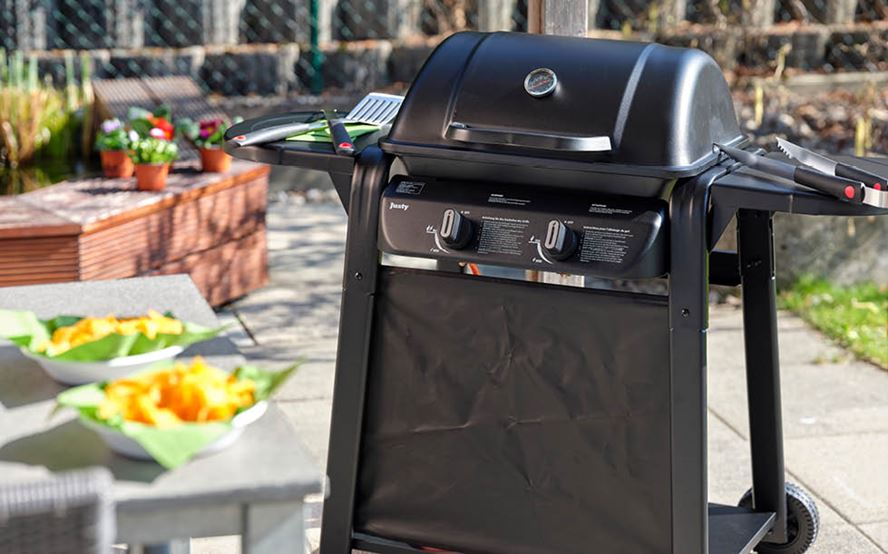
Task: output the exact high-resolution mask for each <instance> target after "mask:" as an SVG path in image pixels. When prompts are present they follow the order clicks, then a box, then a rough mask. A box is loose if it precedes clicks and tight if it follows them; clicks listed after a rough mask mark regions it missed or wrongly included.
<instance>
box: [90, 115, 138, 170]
mask: <svg viewBox="0 0 888 554" xmlns="http://www.w3.org/2000/svg"><path fill="white" fill-rule="evenodd" d="M137 138H138V135H137V134H136V133H135V132H134V131H127V130H126V128H125V127H124V126H123V122H121V121H120V120H119V119H108V120H106V121H104V122H103V123H102V125H101V127H100V128H99V133H98V136H96V149H97V150H98V151H99V156H100V157H101V159H102V172H103V173H104V174H105V177H108V178H109V179H115V178H127V177H132V175H133V162H132V160H130V157H129V152H128V150H129V146H130V142H132V141H133V140H134V139H137Z"/></svg>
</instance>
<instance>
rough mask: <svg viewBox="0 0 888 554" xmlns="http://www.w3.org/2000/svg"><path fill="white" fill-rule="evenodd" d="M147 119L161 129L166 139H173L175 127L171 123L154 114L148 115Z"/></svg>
mask: <svg viewBox="0 0 888 554" xmlns="http://www.w3.org/2000/svg"><path fill="white" fill-rule="evenodd" d="M148 121H150V122H151V124H152V125H154V127H155V128H156V129H160V130H161V131H163V134H164V136H165V137H166V140H173V135H174V134H175V132H176V128H175V127H174V126H173V124H172V123H170V122H169V121H167V120H166V119H165V118H163V117H154V116H151V117H149V118H148Z"/></svg>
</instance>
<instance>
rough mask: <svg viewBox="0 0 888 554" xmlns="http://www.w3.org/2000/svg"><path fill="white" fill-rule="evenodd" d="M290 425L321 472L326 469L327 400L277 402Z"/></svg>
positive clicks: (328, 431)
mask: <svg viewBox="0 0 888 554" xmlns="http://www.w3.org/2000/svg"><path fill="white" fill-rule="evenodd" d="M277 404H278V406H279V407H280V408H281V411H283V413H284V415H285V417H286V418H287V420H288V421H289V422H290V425H292V426H293V428H294V429H296V432H297V433H298V434H299V437H300V438H301V439H302V442H303V444H305V446H306V447H307V448H308V451H309V453H311V455H312V456H313V457H314V459H315V461H316V462H317V463H318V466H319V467H320V468H321V471H326V467H327V438H328V437H329V435H330V410H331V408H332V403H331V402H330V401H329V400H301V401H296V402H283V401H278V403H277Z"/></svg>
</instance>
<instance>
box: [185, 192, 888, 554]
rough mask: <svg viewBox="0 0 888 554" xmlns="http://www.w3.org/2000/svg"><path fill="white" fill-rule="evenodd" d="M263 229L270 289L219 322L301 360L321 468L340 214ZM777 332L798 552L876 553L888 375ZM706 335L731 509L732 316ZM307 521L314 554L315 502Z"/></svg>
mask: <svg viewBox="0 0 888 554" xmlns="http://www.w3.org/2000/svg"><path fill="white" fill-rule="evenodd" d="M268 225H269V254H270V265H271V284H270V285H269V286H268V287H266V288H264V289H262V290H259V291H257V292H255V293H253V294H250V295H249V296H248V297H246V298H244V299H241V300H240V301H238V302H236V303H235V304H233V305H232V306H230V307H229V308H227V309H226V310H225V311H223V312H222V314H221V315H222V316H223V317H224V318H227V319H228V320H230V321H232V322H235V323H237V324H238V325H237V326H235V327H234V328H233V330H232V332H231V336H232V337H233V338H234V340H235V342H237V343H238V345H239V346H240V348H241V349H242V350H243V351H244V353H245V354H246V356H247V357H249V358H251V359H252V360H254V361H256V362H257V363H262V364H265V365H267V366H268V367H283V366H284V365H286V364H288V363H290V362H292V360H294V359H296V358H299V357H302V358H305V359H306V360H307V363H306V364H305V365H304V366H303V368H302V369H301V370H300V372H299V373H298V374H297V375H296V377H295V378H293V379H291V381H290V382H289V383H288V385H287V386H286V387H284V389H283V390H282V391H280V393H279V394H278V396H277V402H278V403H279V405H280V406H281V407H282V408H283V410H284V411H285V413H286V414H288V415H289V416H290V420H291V423H292V424H293V426H294V427H295V428H296V429H297V430H298V431H299V433H300V435H301V436H302V439H303V440H304V441H305V443H306V444H307V446H308V448H309V450H310V451H311V452H312V454H313V455H314V456H316V457H317V461H318V464H319V465H320V466H321V467H324V465H325V463H326V450H327V433H328V430H329V424H330V405H331V398H332V389H333V365H334V359H335V355H336V334H337V327H338V319H339V299H340V296H339V295H340V284H341V277H342V264H343V248H344V241H345V214H344V212H343V211H342V209H341V207H340V206H339V205H338V204H334V203H308V204H302V205H300V204H297V203H296V202H294V201H293V200H292V199H291V200H286V201H278V202H274V203H272V204H271V206H270V211H269V215H268ZM778 263H779V260H778ZM779 328H780V345H781V361H782V383H783V416H784V436H785V450H786V452H785V455H786V466H787V471H788V476H787V478H788V480H791V481H793V482H795V483H798V484H800V485H801V486H802V487H803V488H805V489H806V490H808V491H809V492H810V493H812V494H813V495H814V496H815V497H816V500H817V505H818V507H819V509H820V513H821V520H822V530H821V534H820V536H819V538H818V540H817V543H816V545H815V547H814V548H813V549H812V550H810V551H809V552H813V553H829V554H846V553H847V554H858V553H859V554H864V553H865V554H870V553H872V554H876V553H882V554H888V372H885V371H882V370H880V369H878V368H876V367H874V366H872V365H870V364H867V363H863V362H859V361H855V360H854V359H853V358H851V357H850V356H849V355H848V354H847V353H845V352H844V351H843V350H842V349H840V348H838V347H836V346H834V345H832V344H830V343H829V341H828V340H827V339H825V338H824V337H823V336H822V335H820V334H819V333H817V332H816V331H814V330H812V329H811V328H810V327H808V326H807V325H806V324H805V323H804V322H802V321H801V320H800V319H798V318H797V317H795V316H793V315H791V314H787V313H781V314H780V316H779ZM710 331H711V335H710V342H709V368H710V369H709V463H710V474H709V490H710V499H711V500H712V501H714V502H721V503H724V504H735V503H736V502H737V500H738V499H739V498H740V496H741V495H742V494H743V492H744V491H745V490H746V489H747V488H748V487H749V484H750V482H751V478H750V469H749V447H748V442H747V440H748V426H747V416H746V389H745V377H744V365H743V364H744V361H743V342H742V318H741V313H740V311H739V310H737V309H736V308H732V307H730V306H717V307H714V308H713V310H712V313H711V323H710ZM309 512H310V516H309V518H310V519H309V526H310V527H311V528H310V529H309V538H310V539H311V540H312V541H313V545H314V546H315V547H316V546H317V542H318V534H319V530H318V528H317V527H318V514H319V513H320V498H314V499H310V509H309ZM192 549H193V552H196V553H200V554H211V553H212V554H230V553H233V552H237V551H238V546H237V538H236V537H224V538H216V539H204V540H194V541H192Z"/></svg>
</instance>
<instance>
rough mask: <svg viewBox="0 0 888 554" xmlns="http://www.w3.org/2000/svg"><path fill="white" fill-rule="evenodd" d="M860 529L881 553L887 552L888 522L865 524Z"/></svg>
mask: <svg viewBox="0 0 888 554" xmlns="http://www.w3.org/2000/svg"><path fill="white" fill-rule="evenodd" d="M860 529H861V530H862V531H863V532H864V533H866V535H867V536H868V537H869V538H870V540H872V541H873V542H874V543H876V544H877V545H878V546H879V548H881V549H882V550H883V551H885V552H888V521H880V522H878V523H866V524H864V525H861V526H860Z"/></svg>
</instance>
